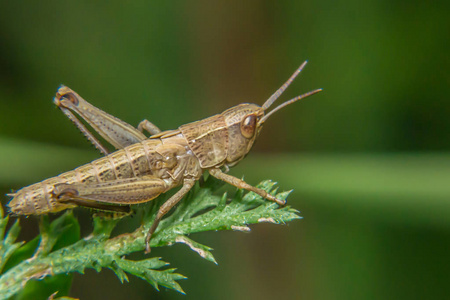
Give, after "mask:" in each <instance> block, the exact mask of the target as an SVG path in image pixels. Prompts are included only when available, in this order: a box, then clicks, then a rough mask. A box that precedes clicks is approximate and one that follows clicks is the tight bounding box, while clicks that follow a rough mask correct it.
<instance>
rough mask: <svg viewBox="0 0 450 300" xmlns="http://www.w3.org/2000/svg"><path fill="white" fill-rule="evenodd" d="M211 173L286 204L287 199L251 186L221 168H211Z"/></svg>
mask: <svg viewBox="0 0 450 300" xmlns="http://www.w3.org/2000/svg"><path fill="white" fill-rule="evenodd" d="M209 174H211V175H212V176H214V177H216V178H217V179H220V180H223V181H225V182H227V183H229V184H231V185H234V186H235V187H237V188H240V189H245V190H247V191H251V192H254V193H256V194H258V195H260V196H261V197H263V198H265V199H267V200H270V201H274V202H276V203H278V204H279V205H285V204H286V201H284V200H281V199H278V198H276V197H274V196H272V195H271V194H269V193H267V192H266V191H265V190H262V189H260V188H257V187H254V186H251V185H250V184H248V183H247V182H245V181H244V180H242V179H239V178H237V177H234V176H231V175H228V174H225V173H223V172H222V171H221V170H220V169H217V168H214V169H210V170H209Z"/></svg>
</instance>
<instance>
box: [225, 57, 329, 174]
mask: <svg viewBox="0 0 450 300" xmlns="http://www.w3.org/2000/svg"><path fill="white" fill-rule="evenodd" d="M306 63H307V61H305V62H304V63H303V64H302V65H301V66H300V67H299V68H298V69H297V70H296V71H295V72H294V74H292V76H291V77H290V78H289V79H288V81H286V83H285V84H283V85H282V86H281V87H280V88H279V89H278V90H277V91H276V92H275V93H274V94H273V95H272V96H271V97H270V98H269V99H268V100H267V101H266V102H265V103H264V104H263V105H262V106H259V105H256V104H248V103H244V104H240V105H237V106H234V107H232V108H230V109H228V110H226V111H225V112H224V113H223V115H224V117H225V122H226V124H227V127H228V131H229V132H228V136H229V139H230V145H231V147H229V150H228V155H227V164H228V166H233V165H235V164H236V163H237V162H238V161H240V160H241V159H242V158H244V157H245V155H246V154H247V153H248V152H249V151H250V149H251V148H252V146H253V143H254V142H255V139H256V137H257V136H258V135H259V133H260V131H261V128H262V125H263V124H264V122H265V121H266V120H267V119H268V118H269V116H271V115H272V114H273V113H274V112H276V111H278V110H280V109H281V108H283V107H285V106H287V105H289V104H292V103H294V102H296V101H298V100H300V99H303V98H306V97H308V96H311V95H313V94H316V93H318V92H320V91H322V89H317V90H313V91H310V92H307V93H305V94H303V95H300V96H297V97H295V98H293V99H291V100H288V101H286V102H284V103H282V104H280V105H278V106H277V107H275V108H274V109H272V110H271V111H270V112H268V113H266V110H267V109H268V108H269V107H270V106H271V105H272V104H273V103H274V102H275V100H277V99H278V97H279V96H280V95H281V94H282V93H283V92H284V91H285V90H286V88H287V87H288V86H289V85H290V84H291V83H292V81H294V79H295V77H297V75H298V74H300V72H301V71H302V70H303V68H304V67H305V65H306Z"/></svg>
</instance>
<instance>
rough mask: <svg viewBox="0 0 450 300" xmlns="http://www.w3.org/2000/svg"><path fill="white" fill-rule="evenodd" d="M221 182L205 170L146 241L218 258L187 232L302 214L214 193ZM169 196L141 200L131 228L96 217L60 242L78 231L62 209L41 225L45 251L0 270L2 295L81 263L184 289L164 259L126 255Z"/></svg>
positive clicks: (268, 186) (248, 196)
mask: <svg viewBox="0 0 450 300" xmlns="http://www.w3.org/2000/svg"><path fill="white" fill-rule="evenodd" d="M222 184H223V183H222V182H218V180H216V179H215V178H213V177H212V176H209V177H208V178H207V179H206V180H205V182H204V183H203V184H202V187H198V186H196V187H195V188H194V189H193V190H192V191H191V192H190V193H189V195H188V196H187V197H186V199H184V200H182V201H181V203H180V205H178V207H176V208H175V209H174V211H173V212H171V214H170V215H169V216H168V217H166V218H164V219H163V220H162V221H161V223H160V225H159V227H158V228H157V231H156V232H155V234H154V235H153V237H152V239H151V241H150V246H151V247H159V246H164V245H172V244H174V243H184V244H186V245H188V246H189V247H190V248H191V249H192V250H194V251H196V252H197V253H199V254H200V255H201V256H202V257H203V258H205V259H207V260H209V261H212V262H214V263H216V261H215V259H214V257H213V255H212V254H211V252H210V251H211V250H212V249H211V248H210V247H208V246H206V245H202V244H199V243H197V242H195V241H194V240H192V239H190V238H187V237H186V235H189V234H192V233H195V232H204V231H218V230H241V231H248V230H249V227H248V226H249V225H251V224H257V223H261V222H268V223H274V224H284V223H286V222H288V221H291V220H294V219H298V218H300V217H299V216H298V211H296V210H295V209H292V208H290V207H288V206H286V207H279V206H278V205H277V204H276V203H273V202H269V201H267V200H264V199H262V198H261V197H260V196H259V195H257V194H255V193H251V192H250V193H249V192H244V191H242V190H238V191H237V192H236V193H235V195H234V196H233V197H232V199H231V201H230V200H229V199H228V197H227V194H224V195H223V196H218V195H216V194H215V191H216V189H217V188H219V187H220V186H221V185H222ZM258 186H259V187H260V188H262V189H264V190H266V191H267V192H268V193H271V194H276V196H277V197H278V198H280V199H285V198H286V197H287V196H288V195H289V192H281V193H277V188H276V187H275V183H274V182H272V181H264V182H262V183H261V184H259V185H258ZM168 196H170V195H169V194H165V195H164V196H163V197H159V198H158V199H155V200H154V201H152V202H153V205H147V206H140V207H143V208H144V210H146V211H145V212H144V214H143V221H144V224H143V226H141V227H140V228H138V229H137V230H136V231H134V232H132V233H129V234H122V235H120V236H117V237H114V238H109V239H108V237H109V235H110V233H111V231H112V229H113V228H114V226H115V222H116V221H117V220H115V221H111V220H102V219H97V218H95V220H94V234H91V235H89V236H88V237H86V238H85V239H82V240H79V241H78V242H75V243H74V241H73V240H71V241H70V242H68V241H65V242H64V243H63V241H64V238H65V237H66V236H70V235H71V233H70V232H71V231H74V230H75V231H76V232H79V231H77V230H79V227H78V226H79V225H78V223H77V222H76V220H75V219H74V217H73V215H72V214H67V215H65V216H64V215H63V216H64V217H63V218H61V219H57V221H54V222H53V223H52V224H51V225H50V227H49V228H47V227H46V229H44V231H45V232H46V234H47V235H48V240H47V243H48V245H51V244H52V243H53V242H51V240H52V239H55V238H56V242H55V243H54V246H53V247H51V251H50V252H49V253H48V255H46V256H44V257H42V256H39V257H36V258H34V259H33V260H29V261H28V262H27V263H19V264H18V265H17V266H14V265H12V268H11V269H9V270H8V271H7V272H6V273H4V274H3V275H2V276H0V295H5V296H4V297H5V298H6V297H10V296H12V295H14V294H17V293H18V292H19V290H20V287H21V286H22V285H23V284H24V283H25V282H26V280H27V279H26V278H39V277H44V276H50V275H52V276H54V275H58V274H66V273H71V272H80V273H83V272H84V270H85V268H93V269H96V270H97V271H100V270H101V269H102V268H110V269H112V270H113V272H114V273H115V274H116V275H117V276H118V278H119V280H120V281H121V282H124V281H126V280H128V275H127V274H131V275H134V276H137V277H139V278H142V279H144V280H146V281H148V282H149V283H150V284H152V285H153V286H154V287H155V288H156V289H159V287H160V286H163V287H166V288H170V289H174V290H177V291H179V292H180V293H184V292H183V290H182V289H181V287H180V285H179V284H178V282H177V280H181V279H184V278H185V277H184V276H183V275H180V274H177V273H175V272H174V271H175V269H172V268H170V269H167V268H166V269H164V268H165V266H166V265H167V263H166V262H164V261H162V260H160V258H148V259H143V260H137V261H133V260H127V259H125V258H124V256H126V255H128V254H130V253H132V252H136V251H142V250H143V249H144V248H145V236H146V234H147V231H148V228H149V227H150V226H151V224H152V220H153V218H154V216H155V214H156V212H157V210H158V209H159V207H160V205H161V204H162V203H163V202H164V201H165V200H166V199H167V197H168ZM52 226H54V227H52ZM75 231H74V232H75ZM13 233H14V231H13ZM8 234H10V233H8ZM12 237H13V236H12ZM13 240H14V239H13ZM32 246H33V244H32V243H28V244H27V245H25V246H23V247H20V248H19V249H17V250H15V251H14V254H13V255H12V257H14V256H15V254H16V253H19V252H20V250H21V249H27V253H29V251H30V250H31V249H35V248H36V244H34V247H32ZM12 257H11V258H12ZM10 260H11V259H10ZM1 298H2V297H0V299H1Z"/></svg>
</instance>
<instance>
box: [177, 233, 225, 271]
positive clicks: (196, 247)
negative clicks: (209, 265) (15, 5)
mask: <svg viewBox="0 0 450 300" xmlns="http://www.w3.org/2000/svg"><path fill="white" fill-rule="evenodd" d="M175 242H177V243H183V244H186V245H187V246H189V248H191V249H192V250H193V251H194V252H197V253H198V255H200V256H201V257H203V258H204V259H206V260H208V261H210V262H213V263H215V264H216V265H217V261H216V259H215V258H214V256H213V255H212V253H211V252H210V250H213V249H212V248H210V247H208V246H205V245H202V244H200V243H197V242H195V241H193V240H191V239H190V238H187V237H185V236H184V235H179V236H178V237H176V238H175Z"/></svg>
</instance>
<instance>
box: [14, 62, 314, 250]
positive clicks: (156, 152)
mask: <svg viewBox="0 0 450 300" xmlns="http://www.w3.org/2000/svg"><path fill="white" fill-rule="evenodd" d="M306 63H307V62H306V61H305V62H304V63H303V64H302V65H301V66H300V67H299V68H298V69H297V70H296V71H295V73H294V74H293V75H292V76H291V77H290V78H289V79H288V81H287V82H286V83H285V84H283V85H282V86H281V87H280V88H279V89H278V90H277V91H276V92H275V93H274V94H273V95H272V96H271V97H270V98H269V99H268V100H267V101H266V102H265V103H264V104H263V106H258V105H256V104H248V103H244V104H239V105H237V106H234V107H232V108H230V109H227V110H226V111H224V112H223V113H221V114H218V115H215V116H212V117H209V118H206V119H203V120H201V121H197V122H193V123H189V124H186V125H182V126H180V127H179V128H178V129H175V130H168V131H161V130H160V129H159V128H158V127H156V126H155V125H154V124H152V123H151V122H149V121H147V120H144V121H142V122H141V123H140V124H139V126H138V127H137V129H136V128H134V127H133V126H131V125H129V124H127V123H125V122H123V121H121V120H119V119H118V118H116V117H114V116H112V115H109V114H107V113H105V112H104V111H102V110H100V109H98V108H96V107H94V106H92V105H91V104H89V103H88V102H87V101H85V100H84V99H83V98H81V97H80V96H79V95H78V94H77V93H75V92H74V91H72V90H71V89H69V88H68V87H66V86H61V87H60V88H59V89H58V91H57V93H56V97H55V98H54V103H55V104H56V105H57V106H58V107H59V108H60V109H61V110H62V112H63V113H64V114H65V115H66V116H67V117H68V118H69V119H70V120H71V121H72V122H74V123H75V125H76V126H77V127H78V129H80V130H81V132H82V133H83V134H84V135H85V136H86V138H87V139H88V140H89V141H91V142H92V144H94V146H95V147H96V148H97V149H99V150H100V151H101V152H102V153H103V154H104V155H105V156H104V157H102V158H99V159H96V160H94V161H92V162H91V163H88V164H86V165H84V166H81V167H78V168H76V169H75V170H72V171H69V172H66V173H63V174H60V175H58V176H56V177H53V178H49V179H46V180H44V181H41V182H38V183H35V184H33V185H30V186H27V187H24V188H22V189H20V190H18V191H16V192H15V193H12V194H9V196H11V197H13V198H12V199H11V201H10V202H9V204H8V206H9V208H10V209H11V212H12V213H13V214H16V215H39V214H45V213H50V212H58V211H61V210H64V209H68V208H73V207H76V206H84V207H90V208H94V209H98V210H106V211H114V212H129V211H130V205H131V204H138V203H143V202H147V201H150V200H152V199H155V198H156V197H158V196H159V195H160V194H162V193H165V192H167V191H168V190H170V189H172V188H174V187H177V186H180V185H181V186H182V187H181V189H180V190H179V191H178V192H176V193H175V194H174V195H173V196H172V197H171V198H170V199H169V200H167V201H166V202H165V203H164V204H163V205H162V206H161V207H160V208H159V211H158V213H157V215H156V217H155V220H154V221H153V224H152V226H151V228H150V230H149V232H148V234H147V237H146V251H147V252H149V251H150V247H149V241H150V238H151V236H152V234H153V233H154V232H155V230H156V228H157V227H158V224H159V222H160V221H161V219H162V217H163V216H164V215H165V214H166V213H167V212H168V211H170V209H171V208H172V207H174V206H175V205H176V204H177V203H178V202H179V201H180V200H181V199H182V198H183V196H184V195H185V194H186V193H187V192H188V191H189V190H190V189H191V188H192V187H193V186H194V184H195V182H196V181H197V180H199V179H200V177H201V176H202V174H203V172H204V171H206V170H207V171H208V172H209V174H210V175H212V176H214V177H216V178H218V179H220V180H223V181H225V182H228V183H229V184H232V185H234V186H236V187H238V188H240V189H246V190H248V191H252V192H254V193H256V194H258V195H260V196H261V197H263V198H265V199H267V200H270V201H274V202H276V203H278V204H279V205H284V204H285V201H284V200H281V199H277V198H276V197H274V196H273V195H271V194H268V193H267V192H266V191H264V190H262V189H259V188H256V187H253V186H251V185H249V184H247V183H246V182H245V181H243V180H241V179H239V178H236V177H234V176H231V175H228V174H226V172H227V171H228V169H229V167H232V166H234V165H236V164H237V163H238V162H239V161H240V160H242V159H243V158H244V157H245V156H246V155H247V153H248V152H249V151H250V149H251V147H252V146H253V143H254V141H255V139H256V137H257V136H258V134H259V132H260V131H261V128H262V125H263V124H264V122H265V121H266V120H267V119H268V117H269V116H270V115H272V114H273V113H274V112H276V111H277V110H279V109H281V108H283V107H285V106H286V105H289V104H291V103H294V102H296V101H298V100H300V99H303V98H305V97H308V96H310V95H313V94H315V93H317V92H319V91H321V89H317V90H313V91H311V92H308V93H305V94H303V95H301V96H298V97H295V98H293V99H291V100H289V101H286V102H284V103H283V104H281V105H279V106H277V107H276V108H275V109H273V110H272V111H270V112H269V113H268V114H265V111H266V110H267V109H268V108H269V107H270V106H271V105H272V104H273V102H275V100H276V99H277V98H278V97H279V96H280V95H281V94H282V93H283V92H284V90H285V89H286V88H287V87H288V86H289V84H291V82H292V81H293V80H294V79H295V77H296V76H297V75H298V74H299V73H300V72H301V71H302V69H303V67H304V66H305V65H306ZM73 113H76V114H77V115H79V116H80V117H81V118H83V119H84V120H85V121H86V123H87V124H89V125H90V126H91V127H92V128H93V129H94V130H95V131H96V132H97V133H98V134H99V135H100V136H102V137H103V138H104V139H105V140H106V141H107V142H109V143H110V144H111V145H112V146H114V147H115V148H116V149H117V151H115V152H112V153H110V152H109V151H108V150H107V149H106V148H105V147H104V146H103V145H102V144H101V143H100V141H99V140H98V139H97V138H96V137H95V136H94V135H93V134H92V133H91V132H90V131H89V130H88V129H87V128H86V126H85V125H84V124H83V123H82V122H81V121H80V120H79V119H78V118H77V117H76V116H75V115H74V114H73ZM144 130H145V131H147V132H149V133H150V135H151V136H150V137H149V138H147V137H146V136H145V135H144V133H143V132H144Z"/></svg>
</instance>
